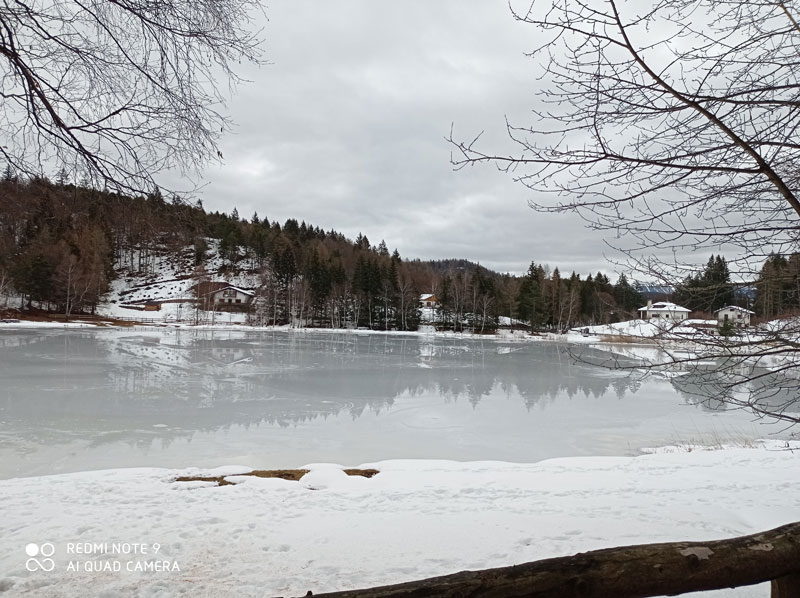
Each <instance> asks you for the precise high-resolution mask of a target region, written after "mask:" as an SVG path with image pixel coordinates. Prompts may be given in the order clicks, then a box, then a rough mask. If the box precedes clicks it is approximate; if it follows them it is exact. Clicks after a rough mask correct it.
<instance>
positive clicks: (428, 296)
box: [419, 293, 436, 301]
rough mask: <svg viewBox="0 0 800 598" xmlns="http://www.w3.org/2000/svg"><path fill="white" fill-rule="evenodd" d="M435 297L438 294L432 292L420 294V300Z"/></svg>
mask: <svg viewBox="0 0 800 598" xmlns="http://www.w3.org/2000/svg"><path fill="white" fill-rule="evenodd" d="M435 297H436V295H433V294H431V293H425V294H422V295H420V296H419V300H420V301H427V300H428V299H432V298H435Z"/></svg>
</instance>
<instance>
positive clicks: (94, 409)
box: [0, 328, 781, 478]
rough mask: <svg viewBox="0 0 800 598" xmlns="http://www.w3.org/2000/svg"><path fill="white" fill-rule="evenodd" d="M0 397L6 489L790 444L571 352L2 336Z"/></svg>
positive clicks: (532, 347) (303, 340) (691, 397)
mask: <svg viewBox="0 0 800 598" xmlns="http://www.w3.org/2000/svg"><path fill="white" fill-rule="evenodd" d="M627 350H628V349H625V348H624V347H622V348H619V349H618V351H619V353H612V352H614V351H617V349H611V348H609V349H598V348H593V347H586V348H585V351H586V352H589V353H587V355H588V356H589V357H592V358H593V359H596V360H600V361H602V360H608V359H627V357H626V356H625V355H624V352H625V351H627ZM647 350H648V351H653V350H654V349H652V348H649V349H647ZM420 366H423V367H420ZM0 382H1V384H0V478H8V477H14V476H29V475H41V474H49V473H58V472H69V471H82V470H87V469H102V468H115V467H133V466H158V467H172V468H177V467H189V466H193V467H205V468H212V467H217V466H223V465H231V464H243V465H246V466H248V467H255V468H272V467H296V466H298V465H299V464H302V463H304V462H315V461H337V462H343V463H356V462H363V461H374V460H382V459H394V458H434V459H455V460H485V459H495V460H503V461H521V462H534V461H540V460H542V459H547V458H552V457H561V456H578V455H625V454H627V455H631V454H636V453H637V452H638V450H639V449H640V448H643V447H653V446H661V445H674V444H700V445H702V444H713V445H715V446H716V445H718V444H725V443H730V442H744V443H747V442H749V440H751V439H754V438H760V437H765V436H768V435H769V434H771V433H774V432H778V431H779V430H780V429H781V428H779V427H776V426H770V425H767V424H765V423H764V422H754V421H752V419H751V417H750V416H749V415H748V414H747V413H745V412H742V411H728V410H726V409H725V406H724V405H721V404H717V405H714V404H710V403H708V402H703V401H702V400H701V399H699V398H698V397H697V396H696V395H695V394H694V393H693V392H691V391H692V389H691V388H689V387H687V382H686V381H685V380H683V379H682V377H675V378H670V379H655V378H650V379H647V380H644V381H641V380H639V379H638V378H636V377H632V378H631V377H627V375H626V373H624V372H619V371H617V372H614V371H609V370H606V369H602V368H599V367H593V366H588V365H584V364H580V363H578V364H576V363H574V360H573V359H572V358H571V357H570V356H569V355H567V354H566V353H565V352H564V346H562V345H559V344H556V343H514V342H513V341H508V342H506V341H497V340H492V341H481V340H474V339H458V338H439V337H428V336H417V337H412V336H405V337H400V336H388V335H366V336H360V335H357V334H348V333H328V334H315V333H293V332H245V331H186V330H163V329H146V328H142V329H125V330H119V329H117V330H110V329H103V330H97V329H95V330H30V331H28V330H14V331H11V330H3V331H0Z"/></svg>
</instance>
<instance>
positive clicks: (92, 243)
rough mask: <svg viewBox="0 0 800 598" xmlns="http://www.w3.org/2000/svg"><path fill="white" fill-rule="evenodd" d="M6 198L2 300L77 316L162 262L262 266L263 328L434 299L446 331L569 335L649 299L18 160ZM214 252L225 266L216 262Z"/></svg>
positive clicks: (372, 315) (387, 322) (359, 318)
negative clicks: (100, 182)
mask: <svg viewBox="0 0 800 598" xmlns="http://www.w3.org/2000/svg"><path fill="white" fill-rule="evenodd" d="M0 194H1V195H2V198H3V200H2V202H0V296H3V297H8V296H9V295H17V296H19V297H21V298H22V300H23V302H24V304H25V305H26V306H28V307H40V308H43V309H48V310H53V311H60V312H62V313H67V314H70V313H76V312H93V311H94V310H95V308H96V306H97V305H98V303H99V302H101V301H102V300H103V298H104V296H105V294H106V293H107V292H108V290H109V286H110V283H111V281H112V280H114V278H116V277H119V276H124V275H127V273H134V274H137V275H139V276H142V275H144V276H147V275H149V274H153V273H154V272H155V269H156V266H157V265H158V264H159V263H160V262H161V261H163V260H164V259H165V256H171V257H173V258H178V257H179V258H180V259H183V260H184V263H185V264H186V265H187V266H188V268H184V269H183V270H182V271H176V276H177V275H181V274H182V275H185V272H186V271H187V270H188V271H191V270H192V268H193V269H194V274H193V276H194V277H195V278H197V281H198V282H200V281H204V280H205V281H208V280H223V279H225V278H226V277H228V276H230V275H236V274H241V273H251V274H257V275H258V280H259V286H258V288H257V289H255V292H256V298H255V301H254V304H253V306H252V308H251V316H252V318H254V319H255V320H256V321H259V322H261V323H283V322H289V321H292V320H297V319H300V320H303V321H307V322H310V323H312V324H316V325H322V326H333V327H343V326H348V325H355V326H366V327H370V328H380V329H395V328H396V329H400V330H413V329H415V328H416V327H417V326H418V325H419V322H420V305H419V297H420V295H421V294H423V293H430V294H433V295H435V296H436V297H437V299H438V304H437V308H436V312H435V316H436V319H437V325H438V326H440V327H442V328H448V329H455V330H461V329H463V328H464V327H470V328H473V329H476V330H483V331H490V330H493V329H495V328H496V327H497V326H498V324H499V323H500V317H501V316H504V317H507V318H512V319H516V320H519V321H522V322H526V323H527V322H530V323H531V325H532V326H533V327H535V328H546V329H556V328H558V329H565V328H568V327H573V326H576V325H589V324H597V323H605V322H609V321H616V320H621V319H628V318H631V317H635V315H636V309H637V308H638V307H640V306H641V305H642V304H643V299H642V297H641V295H640V294H639V293H638V292H637V291H636V289H635V288H634V286H632V285H631V284H629V283H628V281H627V279H626V278H625V276H624V275H623V276H620V277H619V279H618V281H617V282H616V283H615V284H612V283H611V282H610V281H609V279H608V277H606V276H605V275H604V274H602V273H599V272H598V273H597V274H596V275H589V276H587V277H586V278H585V279H582V278H581V277H580V276H579V275H578V274H576V273H574V272H573V273H572V274H570V275H569V276H568V277H567V276H565V277H562V275H561V273H560V272H559V270H558V268H556V269H554V270H553V271H552V272H551V271H550V269H549V268H548V267H547V266H545V265H543V264H535V263H531V266H530V268H529V269H528V272H527V273H526V274H525V275H523V276H512V275H508V274H498V273H496V272H492V271H490V270H488V269H486V268H484V267H482V266H480V265H478V264H473V263H471V262H468V261H466V260H447V261H443V262H424V261H420V260H404V259H402V258H401V256H400V254H399V253H398V251H397V250H394V251H393V252H390V251H389V249H388V247H387V245H386V243H385V242H384V241H381V242H380V243H379V244H378V245H373V244H372V243H371V242H370V241H369V239H368V238H367V237H366V235H363V234H359V235H358V237H357V238H356V239H355V241H353V240H350V239H347V238H346V237H345V236H344V235H342V234H341V233H338V232H336V231H334V230H330V231H324V230H322V229H320V228H319V227H316V226H312V225H309V224H307V223H305V222H298V221H297V220H294V219H289V220H287V221H286V222H285V223H283V224H280V223H278V222H276V221H270V220H269V219H268V218H262V217H259V216H258V215H257V214H253V216H252V217H250V218H249V219H247V218H242V217H241V216H240V215H239V214H238V212H237V210H236V209H234V210H233V211H232V212H231V213H230V214H226V213H221V212H206V211H205V209H204V208H203V205H202V203H201V202H196V203H188V202H186V201H183V200H181V199H179V198H177V197H176V198H170V199H166V198H164V197H162V196H161V195H160V194H158V193H154V194H151V195H150V196H147V197H125V196H121V195H118V194H113V193H108V192H104V191H99V190H95V189H92V188H90V187H88V186H87V185H75V184H72V183H70V182H69V176H68V175H67V174H66V173H65V172H63V171H62V172H61V173H59V175H58V176H57V177H56V180H55V181H50V180H48V179H46V178H44V177H40V178H34V179H20V178H18V177H16V176H15V175H14V174H13V172H11V171H10V169H8V168H7V169H6V171H5V173H4V175H3V177H2V179H1V180H0ZM215 241H216V242H215ZM212 252H217V253H218V257H219V258H221V263H222V267H221V269H220V270H219V271H217V272H210V271H209V270H208V269H207V267H206V266H207V265H208V261H209V258H210V257H212V255H211V254H212Z"/></svg>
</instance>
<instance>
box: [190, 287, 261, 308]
mask: <svg viewBox="0 0 800 598" xmlns="http://www.w3.org/2000/svg"><path fill="white" fill-rule="evenodd" d="M192 292H193V294H194V296H195V297H196V298H197V303H198V304H199V305H200V307H201V309H206V310H211V309H228V310H230V309H233V310H240V309H241V310H244V309H249V307H250V304H251V303H252V302H253V297H255V293H253V291H248V290H247V289H242V288H240V287H235V286H233V285H231V284H229V283H227V282H222V281H205V282H200V283H198V284H196V285H194V286H193V287H192Z"/></svg>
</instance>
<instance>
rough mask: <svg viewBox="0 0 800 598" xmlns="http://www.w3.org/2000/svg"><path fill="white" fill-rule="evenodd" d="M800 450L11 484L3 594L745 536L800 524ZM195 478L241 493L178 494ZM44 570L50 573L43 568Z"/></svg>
mask: <svg viewBox="0 0 800 598" xmlns="http://www.w3.org/2000/svg"><path fill="white" fill-rule="evenodd" d="M787 446H790V448H791V449H793V450H788V449H787V448H786V447H787ZM798 450H800V444H798V443H794V444H792V445H786V444H785V443H774V442H773V443H770V444H765V445H762V446H759V447H758V448H749V449H725V450H718V451H695V450H692V451H689V452H686V451H681V450H672V451H670V450H658V451H654V452H653V453H652V454H647V455H643V456H639V457H585V458H568V459H554V460H549V461H543V462H539V463H533V464H513V463H503V462H472V463H459V462H453V461H430V460H420V461H403V460H395V461H385V462H380V463H371V464H365V465H363V466H362V467H374V468H376V469H378V470H380V471H381V473H380V474H378V475H377V476H375V477H373V478H371V479H366V478H360V477H349V476H346V475H345V474H344V473H343V472H342V471H341V468H340V467H339V466H333V465H324V464H322V465H319V464H318V465H310V466H307V468H308V469H311V473H309V474H307V475H306V477H304V478H303V479H301V480H300V482H289V481H284V480H279V479H259V478H254V477H247V476H236V475H234V474H241V473H243V472H246V471H248V469H247V468H246V467H227V468H222V469H217V470H211V471H200V470H183V471H177V470H165V469H152V468H146V469H118V470H106V471H94V472H84V473H76V474H66V475H56V476H43V477H34V478H16V479H11V480H4V481H2V483H0V504H2V510H3V515H4V516H3V518H2V519H1V520H0V537H2V540H0V545H2V548H3V550H2V551H0V572H2V573H0V595H3V596H30V597H44V596H47V597H64V598H67V597H78V596H103V597H106V596H107V597H111V596H141V597H144V596H148V597H151V596H152V597H172V596H192V597H196V596H208V597H211V596H237V597H242V596H243V597H248V596H302V595H305V593H306V591H308V590H313V591H314V592H315V593H319V592H323V591H333V590H337V589H346V588H355V587H369V586H374V585H380V584H387V583H394V582H400V581H405V580H411V579H418V578H425V577H429V576H435V575H442V574H447V573H453V572H456V571H459V570H464V569H482V568H487V567H497V566H505V565H511V564H514V563H522V562H526V561H532V560H537V559H541V558H547V557H553V556H562V555H568V554H573V553H576V552H582V551H586V550H592V549H597V548H602V547H609V546H616V545H627V544H636V543H649V542H660V541H673V540H711V539H720V538H726V537H732V536H737V535H742V534H749V533H753V532H756V531H758V530H766V529H769V528H772V527H776V526H778V525H782V524H785V523H789V522H792V521H797V520H800V503H798V502H797V496H798V494H800V453H799V452H798ZM198 473H205V474H213V475H228V476H230V477H228V478H227V479H229V480H230V481H234V482H236V485H229V486H220V487H217V486H216V485H214V484H213V483H207V482H175V481H174V479H175V477H176V476H179V475H185V474H194V475H196V474H198ZM30 544H36V545H37V546H36V547H31V546H29V545H30ZM51 544H52V546H50V545H51ZM155 545H158V551H157V552H156V551H155V549H156V546H155ZM26 547H28V549H29V551H30V552H27V553H26ZM34 548H36V550H34ZM51 549H52V550H53V551H54V552H53V554H52V557H48V556H46V555H47V554H49V553H50V550H51ZM125 550H127V551H128V552H127V553H126V552H125ZM142 551H146V552H144V554H142ZM31 552H37V555H36V557H35V559H34V561H31V560H29V559H30V558H31V557H30V556H29V555H30V553H31ZM137 552H138V554H137ZM46 558H52V564H53V565H54V568H53V570H52V571H49V572H46V571H43V570H42V569H41V568H40V565H44V568H50V567H49V565H50V562H49V561H46V560H45V559H46ZM26 564H27V565H28V566H27V567H26ZM30 568H33V569H36V570H34V571H29V570H28V569H30ZM87 569H89V570H87ZM695 595H697V596H702V595H703V594H695ZM706 595H707V596H767V595H768V587H767V586H766V585H761V586H754V587H750V588H740V589H738V590H727V591H725V592H721V593H713V594H711V593H709V594H706Z"/></svg>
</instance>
